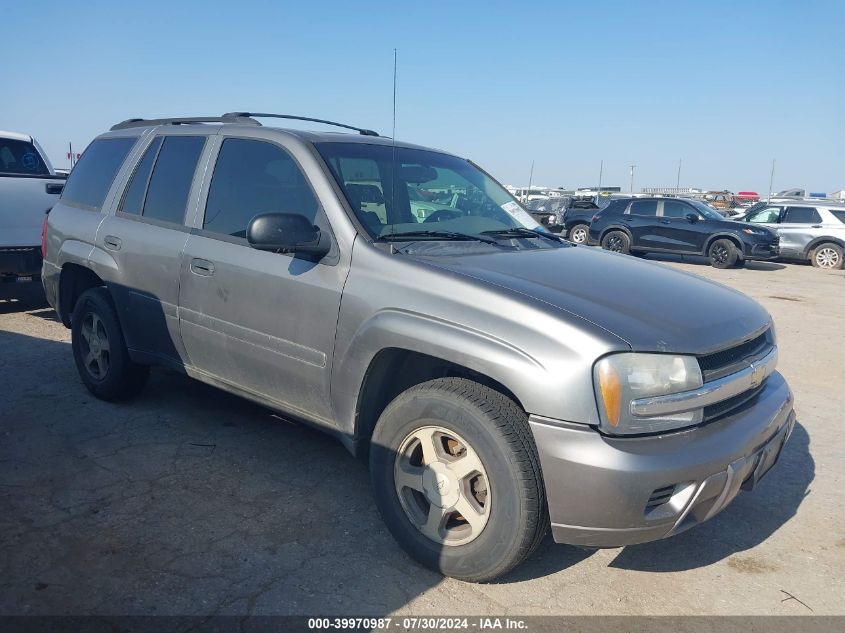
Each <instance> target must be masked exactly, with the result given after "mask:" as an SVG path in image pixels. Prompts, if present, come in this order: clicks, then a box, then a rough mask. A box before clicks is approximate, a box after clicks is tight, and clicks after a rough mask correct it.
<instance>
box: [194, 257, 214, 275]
mask: <svg viewBox="0 0 845 633" xmlns="http://www.w3.org/2000/svg"><path fill="white" fill-rule="evenodd" d="M191 272H192V273H196V274H197V275H204V276H205V277H210V276H211V275H213V274H214V264H213V263H212V262H210V261H208V260H207V259H197V258H194V259H192V260H191Z"/></svg>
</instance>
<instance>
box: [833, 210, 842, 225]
mask: <svg viewBox="0 0 845 633" xmlns="http://www.w3.org/2000/svg"><path fill="white" fill-rule="evenodd" d="M830 214H831V215H832V216H833V217H834V218H836V219H837V220H839V221H840V222H842V224H845V211H831V212H830Z"/></svg>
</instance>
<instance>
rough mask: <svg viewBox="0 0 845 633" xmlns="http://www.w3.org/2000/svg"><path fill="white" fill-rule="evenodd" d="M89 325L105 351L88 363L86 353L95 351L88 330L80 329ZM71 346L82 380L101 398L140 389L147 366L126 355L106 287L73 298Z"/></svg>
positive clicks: (111, 398)
mask: <svg viewBox="0 0 845 633" xmlns="http://www.w3.org/2000/svg"><path fill="white" fill-rule="evenodd" d="M89 327H91V328H93V329H95V330H96V331H97V332H98V334H97V336H98V340H99V341H100V342H98V343H96V344H95V345H96V346H97V347H99V348H101V349H102V350H103V353H104V354H105V356H103V355H102V354H100V356H99V360H97V361H91V362H89V361H88V360H87V359H88V358H92V357H90V356H89V352H92V351H94V350H92V344H91V343H89V339H88V337H90V329H89V330H88V332H89V334H87V335H86V334H85V333H84V332H83V330H85V329H86V328H89ZM103 340H104V341H105V343H106V344H107V347H108V350H107V351H106V350H105V346H104V345H103V344H102V341H103ZM71 347H72V348H73V359H74V361H75V362H76V369H77V371H78V372H79V376H80V378H82V382H83V383H85V386H86V387H87V388H88V391H90V392H91V393H92V394H94V396H96V397H97V398H99V399H100V400H108V401H114V400H123V399H125V398H128V397H130V396H132V395H135V394H136V393H138V392H139V391H141V389H143V387H144V383H145V382H146V381H147V376H148V375H149V371H150V369H149V367H148V366H146V365H139V364H137V363H134V362H132V360H131V359H130V358H129V352H128V351H127V350H126V342H125V340H124V338H123V330H122V329H121V327H120V321H118V319H117V312H116V311H115V309H114V304H113V303H112V301H111V297H110V296H109V293H108V290H106V289H105V288H90V289H89V290H86V291H85V292H83V293H82V294H81V295H80V296H79V299H78V300H77V301H76V306H75V307H74V309H73V316H72V318H71Z"/></svg>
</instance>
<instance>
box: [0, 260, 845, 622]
mask: <svg viewBox="0 0 845 633" xmlns="http://www.w3.org/2000/svg"><path fill="white" fill-rule="evenodd" d="M663 261H664V262H665V263H666V265H670V266H677V267H680V268H683V269H686V270H689V271H691V272H693V273H696V274H699V275H702V276H705V277H708V278H711V279H715V280H717V281H721V282H723V283H726V284H728V285H730V286H733V287H735V288H737V289H739V290H741V291H743V292H746V293H747V294H749V295H751V296H752V297H754V298H755V299H757V300H758V301H760V302H761V303H762V304H763V305H765V307H766V308H767V309H768V310H769V311H770V312H771V313H772V314H773V316H774V317H775V322H776V324H777V330H778V336H779V343H780V350H781V353H780V369H781V371H782V372H783V373H784V375H785V376H786V377H787V379H788V380H789V381H790V384H791V386H792V388H793V391H794V392H795V395H796V403H797V404H796V408H797V412H798V419H799V425H798V426H797V427H796V429H795V432H794V433H793V436H792V438H791V440H790V442H789V443H788V445H787V446H786V448H785V449H784V453H783V455H782V457H781V460H780V462H779V463H778V464H777V465H776V467H775V468H774V469H773V470H772V471H771V472H770V473H769V474H768V475H767V476H766V478H765V479H764V480H763V481H762V482H761V483H760V485H759V487H758V488H757V489H756V490H754V491H753V492H751V493H743V494H741V495H740V496H739V497H738V498H737V499H736V501H735V502H734V503H733V504H732V505H731V506H729V507H728V509H727V510H725V511H724V512H723V513H722V514H720V515H719V516H717V517H716V518H715V519H713V520H712V521H710V522H709V523H706V524H704V525H702V526H699V527H697V528H695V529H693V530H691V531H688V532H686V533H684V534H681V535H679V536H677V537H674V538H672V539H669V540H666V541H662V542H658V543H651V544H647V545H640V546H635V547H628V548H624V549H608V550H599V551H595V552H589V551H584V550H580V549H576V548H573V547H567V546H560V545H555V544H554V543H552V542H551V540H550V539H547V541H546V542H545V543H544V545H543V546H542V547H541V548H540V550H539V551H538V552H537V553H536V554H534V556H533V557H532V558H531V559H530V560H529V561H528V562H527V564H525V565H523V566H522V567H520V568H519V569H517V570H515V571H514V572H512V573H511V574H510V575H509V576H507V577H506V578H503V579H502V580H501V581H500V582H497V583H492V584H486V585H472V584H466V583H462V582H459V581H455V580H450V579H444V578H442V577H440V576H438V575H437V574H435V573H432V572H430V571H428V570H426V569H423V568H421V567H419V566H418V565H417V564H416V563H414V562H413V561H412V560H410V559H409V558H408V557H407V556H406V555H405V554H404V553H403V552H402V551H401V550H400V549H399V548H398V546H396V545H395V543H394V542H393V540H392V538H391V537H390V535H389V534H388V533H387V530H386V529H385V528H384V526H383V525H382V523H381V521H380V519H379V516H378V513H377V511H376V508H375V505H374V503H373V500H372V497H371V495H370V489H369V481H368V474H367V469H366V466H365V465H364V464H363V463H362V462H360V461H358V460H356V459H354V458H353V457H351V456H350V455H349V454H348V453H347V452H346V451H345V450H344V449H343V448H342V447H341V445H340V444H339V443H338V442H337V441H335V440H334V439H332V438H331V437H329V436H327V435H323V434H321V433H320V432H318V431H315V430H313V429H309V428H307V427H304V426H301V425H298V424H294V423H291V422H288V421H286V420H284V419H282V418H280V417H279V416H277V415H275V414H273V413H272V412H270V411H268V410H266V409H263V408H261V407H259V406H256V405H253V404H251V403H249V402H247V401H244V400H241V399H239V398H237V397H235V396H231V395H228V394H225V393H223V392H221V391H218V390H215V389H214V388H212V387H208V386H205V385H202V384H200V383H198V382H195V381H192V380H190V379H188V378H185V377H183V376H180V375H177V374H171V373H165V372H162V371H156V372H154V374H153V376H152V378H151V380H150V382H149V384H148V386H147V388H146V390H145V391H144V392H143V394H141V396H139V397H137V398H135V399H134V400H132V401H130V402H128V403H123V404H108V403H104V402H100V401H98V400H96V399H94V398H93V397H92V396H90V395H89V394H88V392H87V391H86V390H85V389H84V387H83V386H82V384H81V382H80V380H79V378H78V377H77V373H76V369H75V367H74V364H73V360H72V357H71V352H70V346H69V344H68V343H69V340H70V334H69V332H68V331H67V330H66V329H65V328H64V327H62V325H61V324H59V323H57V322H56V320H55V314H54V313H53V312H52V311H51V310H50V309H49V308H48V307H47V306H46V305H45V304H44V303H43V299H41V298H40V294H39V292H38V290H39V289H38V288H37V287H33V286H32V285H29V286H27V285H25V284H18V285H9V284H4V285H2V286H0V367H2V379H3V389H2V391H0V614H2V615H18V614H21V615H22V614H51V615H59V614H74V615H86V614H107V615H120V614H133V615H149V614H171V615H187V614H191V615H207V614H231V615H245V614H295V615H329V614H332V615H364V614H366V615H380V614H417V615H419V614H437V615H455V614H463V615H473V614H497V615H529V614H541V615H553V614H555V615H556V614H594V613H599V614H655V615H658V614H738V615H744V614H775V615H779V614H784V615H800V614H810V613H813V614H816V615H820V614H845V601H843V600H842V597H843V596H845V523H843V521H842V517H843V516H845V503H843V502H845V481H843V473H845V454H843V452H844V451H843V449H845V439H843V425H842V419H843V410H845V390H843V385H845V364H844V363H843V360H842V359H843V353H845V337H843V327H842V314H843V313H845V292H844V291H845V273H843V272H842V271H835V272H823V271H819V270H815V269H813V268H811V267H809V266H799V265H781V264H749V266H748V268H747V269H744V270H727V271H722V270H714V269H712V268H710V267H708V266H706V265H702V264H701V263H700V262H691V261H681V260H679V259H677V258H676V259H664V260H663Z"/></svg>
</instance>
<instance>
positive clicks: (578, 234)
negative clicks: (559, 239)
mask: <svg viewBox="0 0 845 633" xmlns="http://www.w3.org/2000/svg"><path fill="white" fill-rule="evenodd" d="M589 230H590V227H589V226H588V225H586V224H576V225H575V226H573V227H572V228H571V229H570V230H569V241H570V242H575V243H576V244H585V243H586V242H587V233H588V232H589Z"/></svg>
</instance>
